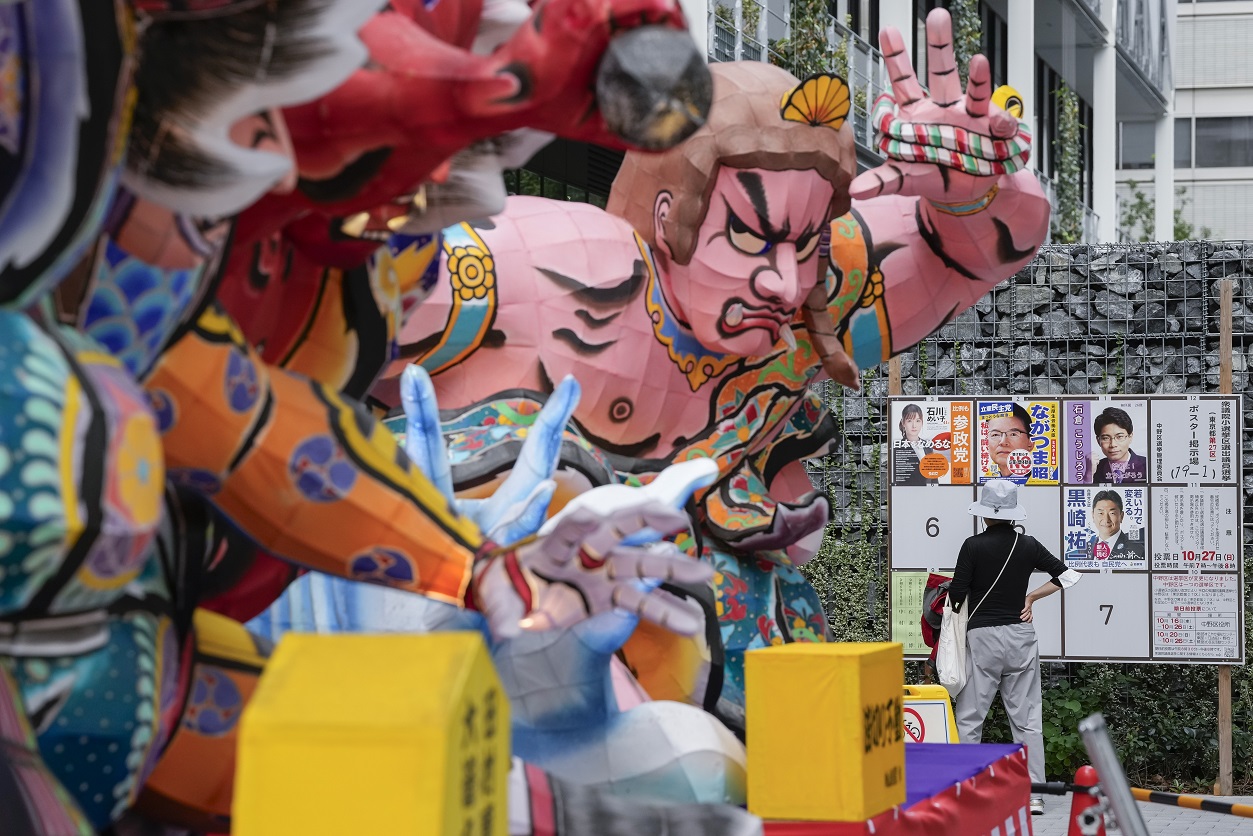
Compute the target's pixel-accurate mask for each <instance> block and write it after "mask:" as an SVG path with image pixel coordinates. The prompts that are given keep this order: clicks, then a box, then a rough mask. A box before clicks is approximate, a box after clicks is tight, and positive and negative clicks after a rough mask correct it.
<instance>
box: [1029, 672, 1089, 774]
mask: <svg viewBox="0 0 1253 836" xmlns="http://www.w3.org/2000/svg"><path fill="white" fill-rule="evenodd" d="M1100 710H1101V705H1100V703H1099V702H1097V700H1096V698H1095V696H1093V694H1092V692H1091V691H1087V690H1080V689H1078V688H1074V687H1072V686H1071V684H1070V683H1069V682H1067V681H1066V680H1062V681H1061V682H1059V683H1057V685H1056V686H1055V687H1053V688H1050V689H1049V690H1048V691H1046V692H1044V712H1043V715H1044V718H1045V720H1044V770H1045V773H1046V774H1048V775H1055V776H1057V777H1058V778H1061V777H1062V776H1066V780H1069V779H1070V778H1073V777H1074V774H1075V771H1076V770H1077V769H1078V768H1079V767H1081V766H1083V765H1084V764H1086V763H1088V761H1089V758H1088V752H1087V749H1085V748H1084V746H1083V738H1082V737H1080V736H1079V721H1081V720H1083V719H1084V718H1085V717H1088V716H1089V715H1091V714H1094V713H1096V712H1098V711H1100Z"/></svg>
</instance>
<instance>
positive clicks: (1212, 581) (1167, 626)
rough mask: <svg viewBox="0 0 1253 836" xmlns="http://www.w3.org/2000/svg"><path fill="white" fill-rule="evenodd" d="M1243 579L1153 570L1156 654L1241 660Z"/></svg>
mask: <svg viewBox="0 0 1253 836" xmlns="http://www.w3.org/2000/svg"><path fill="white" fill-rule="evenodd" d="M1242 635H1243V631H1242V630H1241V629H1240V579H1239V578H1238V577H1236V576H1235V575H1230V574H1227V575H1210V574H1205V575H1158V574H1155V575H1153V657H1154V658H1156V659H1186V660H1188V661H1191V662H1195V661H1200V660H1212V661H1238V660H1239V659H1240V656H1241V653H1240V644H1241V636H1242Z"/></svg>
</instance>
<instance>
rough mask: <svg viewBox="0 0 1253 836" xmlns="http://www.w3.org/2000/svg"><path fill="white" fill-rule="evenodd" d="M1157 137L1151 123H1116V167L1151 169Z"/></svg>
mask: <svg viewBox="0 0 1253 836" xmlns="http://www.w3.org/2000/svg"><path fill="white" fill-rule="evenodd" d="M1156 140H1157V137H1156V136H1155V126H1154V125H1153V123H1152V122H1119V123H1118V167H1119V168H1152V167H1153V156H1154V154H1153V151H1154V146H1155V145H1156V144H1157V143H1156Z"/></svg>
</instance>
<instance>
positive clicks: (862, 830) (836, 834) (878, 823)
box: [765, 750, 1033, 836]
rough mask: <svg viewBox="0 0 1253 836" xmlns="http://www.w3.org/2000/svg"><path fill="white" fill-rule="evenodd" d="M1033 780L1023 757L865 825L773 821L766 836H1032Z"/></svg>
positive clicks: (1019, 755)
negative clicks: (1031, 798) (871, 835)
mask: <svg viewBox="0 0 1253 836" xmlns="http://www.w3.org/2000/svg"><path fill="white" fill-rule="evenodd" d="M1030 797H1031V776H1030V775H1029V774H1028V773H1027V761H1026V758H1025V757H1024V755H1023V752H1022V751H1021V750H1019V751H1018V752H1016V753H1014V754H1012V755H1007V756H1005V757H1003V758H1001V759H999V760H997V761H995V762H994V763H992V764H991V765H990V766H988V767H987V768H986V769H984V770H983V771H982V772H980V773H979V774H977V775H975V776H974V777H972V778H967V779H966V780H965V781H962V782H961V783H957V784H953V785H951V786H949V787H948V788H947V789H945V790H943V791H942V792H939V793H936V794H935V795H933V796H931V797H930V798H924V799H923V800H922V801H919V802H917V803H916V804H914V805H913V806H911V807H907V808H904V809H902V808H900V807H897V808H895V809H892V810H889V811H887V812H886V813H881V814H880V815H878V816H875V817H874V818H873V819H871V820H870V821H865V822H798V821H788V822H784V821H767V822H766V823H765V832H766V836H870V834H873V836H1030V834H1031V833H1032V832H1033V831H1032V830H1031V814H1030V812H1029V811H1028V809H1027V805H1028V802H1029V800H1030Z"/></svg>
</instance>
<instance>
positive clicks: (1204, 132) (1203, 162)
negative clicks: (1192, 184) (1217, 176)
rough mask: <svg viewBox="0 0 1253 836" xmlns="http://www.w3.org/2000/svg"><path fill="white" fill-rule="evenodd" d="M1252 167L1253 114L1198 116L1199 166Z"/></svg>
mask: <svg viewBox="0 0 1253 836" xmlns="http://www.w3.org/2000/svg"><path fill="white" fill-rule="evenodd" d="M1233 166H1253V116H1224V117H1198V118H1197V120H1196V167H1197V168H1229V167H1233Z"/></svg>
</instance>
